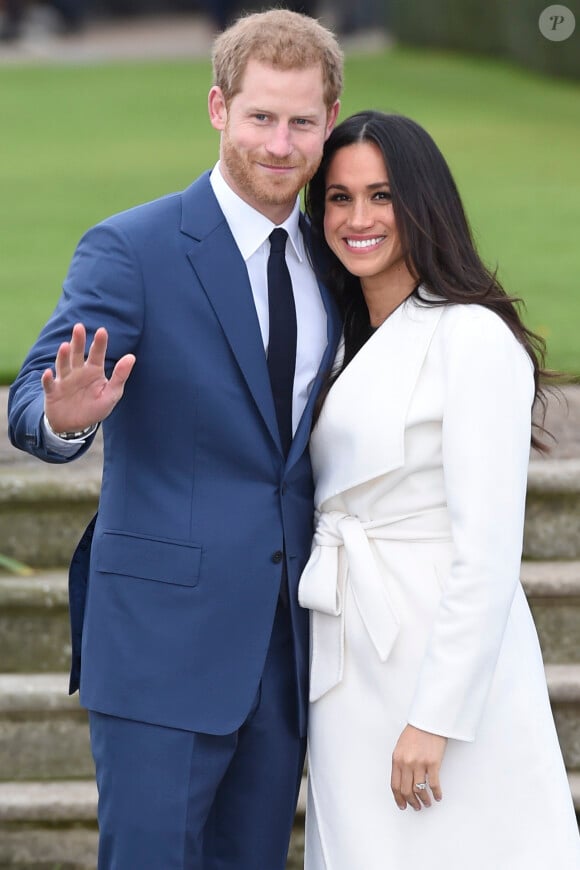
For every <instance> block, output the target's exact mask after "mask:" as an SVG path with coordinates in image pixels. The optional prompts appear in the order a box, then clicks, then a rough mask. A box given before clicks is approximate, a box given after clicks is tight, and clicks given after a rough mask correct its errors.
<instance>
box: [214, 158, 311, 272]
mask: <svg viewBox="0 0 580 870" xmlns="http://www.w3.org/2000/svg"><path fill="white" fill-rule="evenodd" d="M209 180H210V183H211V186H212V188H213V192H214V194H215V197H216V199H217V201H218V205H219V207H220V208H221V210H222V211H223V213H224V216H225V219H226V220H227V222H228V226H229V228H230V230H231V233H232V235H233V237H234V241H235V243H236V245H237V246H238V248H239V249H240V253H241V255H242V257H243V258H244V261H245V262H247V261H248V260H249V259H250V257H251V256H252V254H255V253H256V251H257V250H258V248H259V247H260V246H261V245H263V244H264V242H265V241H266V240H267V239H268V236H269V235H270V233H271V232H272V230H273V229H274V228H275V227H276V224H274V223H272V221H271V220H270V219H269V218H267V217H266V216H265V215H263V214H262V213H261V212H259V211H256V209H255V208H252V206H251V205H249V204H248V203H247V202H245V201H244V200H243V199H242V198H241V197H240V196H238V194H237V193H234V191H233V190H232V189H231V187H230V186H229V184H228V183H227V182H226V180H225V178H224V177H223V175H222V173H221V170H220V164H219V161H218V162H217V163H216V165H215V166H214V168H213V170H212V173H211V175H210V177H209ZM299 216H300V200H299V197H296V202H295V203H294V208H293V209H292V212H291V213H290V215H289V216H288V217H287V218H286V220H285V221H284V222H283V223H281V224H280V225H279V226H280V227H282V228H283V229H285V230H286V232H287V233H288V236H289V238H290V241H291V243H292V247H293V248H294V252H295V254H296V256H297V257H298V260H299V261H300V262H302V261H303V259H304V253H305V252H304V239H303V238H302V233H301V232H300V223H299Z"/></svg>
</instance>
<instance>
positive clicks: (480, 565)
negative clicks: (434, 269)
mask: <svg viewBox="0 0 580 870" xmlns="http://www.w3.org/2000/svg"><path fill="white" fill-rule="evenodd" d="M449 314H450V317H449V318H447V320H448V323H447V324H446V327H445V328H446V334H445V336H444V358H445V362H444V378H445V388H444V410H443V424H442V425H443V432H442V451H443V470H444V479H445V489H446V495H447V503H448V509H449V515H450V521H451V530H452V538H453V544H454V551H453V561H452V565H451V569H450V572H449V576H448V577H446V578H445V579H444V583H443V595H442V598H441V601H440V605H439V609H438V612H437V615H436V618H435V621H434V623H433V627H432V631H431V635H430V638H429V641H428V644H427V647H426V652H425V656H424V659H423V662H422V667H421V669H420V672H419V677H418V682H417V686H416V691H415V695H414V699H413V702H412V705H411V710H410V714H409V722H410V724H412V725H414V726H416V727H417V728H421V729H423V730H425V731H430V732H432V733H435V734H441V735H443V736H446V737H452V738H456V739H459V740H467V741H472V740H474V739H475V737H476V732H477V727H478V723H479V721H480V718H481V715H482V712H483V710H484V707H485V703H486V699H487V696H488V693H489V690H490V687H491V683H492V680H493V676H494V671H495V667H496V663H497V660H498V656H499V654H500V648H501V644H502V638H503V635H504V631H505V627H506V623H507V620H508V616H509V612H510V608H511V605H512V601H513V597H514V594H515V591H516V588H517V585H518V583H519V574H520V560H521V552H522V542H523V528H524V511H525V495H526V485H527V470H528V459H529V451H530V434H531V406H532V402H533V397H534V383H533V371H532V365H531V361H530V359H529V357H528V355H527V353H526V352H525V351H524V349H523V347H522V346H521V345H520V343H519V342H518V341H517V339H516V338H515V337H514V335H513V334H512V332H511V331H510V330H509V328H508V327H507V326H506V325H505V324H504V322H503V321H502V320H501V319H500V318H499V316H497V315H496V314H494V313H493V312H491V311H489V310H488V309H485V308H482V307H480V306H457V308H456V309H455V310H450V311H449Z"/></svg>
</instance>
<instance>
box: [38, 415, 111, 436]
mask: <svg viewBox="0 0 580 870" xmlns="http://www.w3.org/2000/svg"><path fill="white" fill-rule="evenodd" d="M44 422H45V423H46V425H47V426H48V429H49V431H50V432H52V434H53V435H56V437H57V438H62V440H63V441H80V440H81V439H83V438H88V437H89V435H92V434H93V432H95V431H96V429H97V426H98V423H94V424H93V425H92V426H86V427H85V428H84V429H79V431H78V432H55V431H54V429H53V428H52V426H51V425H50V423H49V422H48V419H47V417H46V414H45V415H44Z"/></svg>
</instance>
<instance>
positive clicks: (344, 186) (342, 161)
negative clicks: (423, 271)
mask: <svg viewBox="0 0 580 870" xmlns="http://www.w3.org/2000/svg"><path fill="white" fill-rule="evenodd" d="M324 234H325V236H326V241H327V242H328V245H329V246H330V248H331V249H332V251H333V252H334V253H335V254H336V256H337V257H338V259H339V260H340V261H341V263H342V264H343V265H344V266H345V268H346V269H348V271H349V272H352V274H353V275H356V276H358V277H359V278H360V279H361V280H362V282H363V285H364V283H365V280H367V281H368V280H371V279H376V278H380V280H381V283H382V281H383V280H384V281H385V282H388V281H389V280H390V279H391V278H392V279H396V283H397V284H398V283H400V280H401V278H402V277H404V278H406V277H407V276H409V277H411V276H410V275H409V272H408V269H407V267H406V265H405V262H404V258H403V251H402V247H401V241H400V239H399V233H398V231H397V224H396V222H395V215H394V212H393V203H392V200H391V193H390V187H389V178H388V175H387V170H386V167H385V163H384V160H383V156H382V154H381V152H380V150H379V148H378V147H377V146H376V145H375V144H374V143H372V142H359V143H356V144H354V145H347V146H346V147H345V148H341V149H340V150H339V151H337V152H336V154H335V155H334V157H333V158H332V160H331V162H330V164H329V167H328V171H327V175H326V194H325V213H324ZM402 273H403V274H402ZM404 273H406V274H404ZM411 280H412V279H411Z"/></svg>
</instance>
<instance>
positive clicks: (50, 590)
mask: <svg viewBox="0 0 580 870" xmlns="http://www.w3.org/2000/svg"><path fill="white" fill-rule="evenodd" d="M67 586H68V580H67V575H66V573H65V572H64V571H53V572H44V573H38V574H35V575H34V576H31V577H3V576H1V575H0V667H1V668H2V671H3V672H5V673H17V672H20V673H34V672H40V673H45V672H52V673H56V672H60V671H66V670H67V669H68V668H69V666H70V629H69V618H68V588H67Z"/></svg>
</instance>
